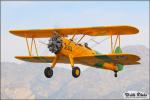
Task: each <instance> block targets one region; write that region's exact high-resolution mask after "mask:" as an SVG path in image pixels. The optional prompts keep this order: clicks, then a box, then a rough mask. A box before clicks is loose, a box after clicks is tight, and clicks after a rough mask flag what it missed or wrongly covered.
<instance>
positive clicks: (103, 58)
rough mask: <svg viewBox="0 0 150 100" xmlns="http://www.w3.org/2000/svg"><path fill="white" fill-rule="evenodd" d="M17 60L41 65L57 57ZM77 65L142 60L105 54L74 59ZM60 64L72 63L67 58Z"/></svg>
mask: <svg viewBox="0 0 150 100" xmlns="http://www.w3.org/2000/svg"><path fill="white" fill-rule="evenodd" d="M16 58H17V59H20V60H24V61H29V62H39V63H51V62H52V61H53V59H54V58H55V56H16ZM74 60H75V62H76V63H80V64H84V65H89V66H94V65H95V64H103V63H113V64H122V65H132V64H139V62H138V61H139V60H140V58H139V57H138V56H136V55H133V54H105V55H93V56H82V57H74ZM58 63H70V62H69V59H68V58H67V57H65V56H63V57H60V58H59V59H58Z"/></svg>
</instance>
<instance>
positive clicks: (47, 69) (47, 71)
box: [44, 67, 53, 78]
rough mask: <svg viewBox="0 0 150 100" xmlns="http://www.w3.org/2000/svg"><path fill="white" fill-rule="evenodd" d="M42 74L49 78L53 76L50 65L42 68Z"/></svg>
mask: <svg viewBox="0 0 150 100" xmlns="http://www.w3.org/2000/svg"><path fill="white" fill-rule="evenodd" d="M44 75H45V77H46V78H51V77H52V76H53V69H52V68H50V67H46V68H45V70H44Z"/></svg>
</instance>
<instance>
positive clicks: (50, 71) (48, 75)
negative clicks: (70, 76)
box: [44, 55, 59, 78]
mask: <svg viewBox="0 0 150 100" xmlns="http://www.w3.org/2000/svg"><path fill="white" fill-rule="evenodd" d="M58 58H59V56H58V55H57V56H56V58H54V60H53V62H52V66H51V67H46V68H45V70H44V75H45V77H46V78H51V77H52V76H53V68H54V67H55V65H56V62H57V60H58Z"/></svg>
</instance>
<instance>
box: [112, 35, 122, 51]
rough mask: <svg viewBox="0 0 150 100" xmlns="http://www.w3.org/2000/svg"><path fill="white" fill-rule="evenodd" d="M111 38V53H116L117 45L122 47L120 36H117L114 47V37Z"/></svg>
mask: <svg viewBox="0 0 150 100" xmlns="http://www.w3.org/2000/svg"><path fill="white" fill-rule="evenodd" d="M110 37H111V53H114V51H115V49H116V47H117V43H118V46H119V47H120V35H117V37H116V39H115V44H114V45H113V36H112V35H111V36H110Z"/></svg>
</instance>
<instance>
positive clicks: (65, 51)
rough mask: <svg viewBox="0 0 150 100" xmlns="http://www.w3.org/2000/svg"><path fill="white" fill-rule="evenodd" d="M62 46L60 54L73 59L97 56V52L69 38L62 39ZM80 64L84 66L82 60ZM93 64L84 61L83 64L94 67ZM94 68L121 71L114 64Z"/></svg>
mask: <svg viewBox="0 0 150 100" xmlns="http://www.w3.org/2000/svg"><path fill="white" fill-rule="evenodd" d="M62 45H63V46H62V48H61V50H60V52H59V53H60V54H61V55H63V56H66V57H68V56H69V55H72V56H73V57H80V56H81V57H82V56H95V55H97V52H96V51H95V50H92V49H91V48H89V47H87V46H85V45H81V44H78V43H76V42H74V41H73V40H69V39H67V38H62ZM83 61H84V60H83ZM79 63H81V64H82V60H81V62H79ZM92 63H93V62H90V60H89V61H84V63H83V64H87V65H89V64H90V65H93V64H92ZM93 67H98V68H102V69H108V70H113V71H120V69H119V67H120V66H119V67H118V66H117V65H114V64H113V63H107V62H106V63H103V64H97V65H94V66H93ZM122 68H123V67H122ZM121 70H122V69H121Z"/></svg>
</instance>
